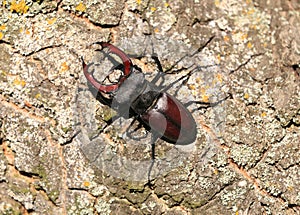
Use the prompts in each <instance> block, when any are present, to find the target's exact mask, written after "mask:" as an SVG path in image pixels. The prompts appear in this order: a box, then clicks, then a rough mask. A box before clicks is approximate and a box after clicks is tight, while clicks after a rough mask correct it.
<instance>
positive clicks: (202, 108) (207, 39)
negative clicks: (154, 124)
mask: <svg viewBox="0 0 300 215" xmlns="http://www.w3.org/2000/svg"><path fill="white" fill-rule="evenodd" d="M299 32H300V3H299V1H297V0H290V1H284V0H275V1H261V0H257V1H252V0H245V1H238V0H225V1H221V0H220V1H219V0H216V1H210V0H185V1H181V0H174V1H169V2H168V1H160V0H153V1H150V0H128V1H126V0H121V1H120V0H119V1H115V0H107V1H103V0H102V1H90V0H83V1H80V0H61V1H50V0H44V1H43V0H40V1H33V0H26V1H24V0H21V1H11V0H8V1H2V6H1V7H0V53H1V54H0V62H1V63H0V102H1V103H0V112H1V115H0V128H1V130H0V144H1V145H0V146H1V150H0V214H170V215H171V214H172V215H173V214H178V215H179V214H182V215H183V214H251V215H253V214H257V215H258V214H300V167H299V165H300V156H299V154H300V152H299V148H300V147H299V146H300V76H299V75H300V68H299V67H300V66H299V65H300V37H299ZM96 41H105V42H111V43H112V44H115V45H117V46H119V47H121V48H122V49H123V50H124V52H126V53H128V54H130V55H131V56H133V59H134V58H136V59H135V60H134V63H135V64H138V65H139V66H140V67H141V68H142V69H143V72H145V74H146V77H147V79H149V80H151V78H152V77H153V76H154V75H155V74H156V73H157V72H158V67H157V65H156V64H155V63H154V61H153V59H152V58H151V57H150V56H151V55H154V54H155V55H157V56H158V58H159V59H160V60H161V62H162V66H163V69H164V70H165V71H168V73H170V74H167V75H166V76H164V79H163V80H161V81H160V83H161V84H163V85H165V86H166V85H170V84H171V83H174V82H175V84H173V85H171V87H170V89H168V92H169V93H171V94H174V95H175V96H176V97H177V98H178V99H179V100H181V101H182V102H183V103H187V102H188V103H189V104H191V105H190V106H189V107H188V108H189V110H190V111H191V112H192V113H193V116H194V118H195V120H196V122H197V129H198V135H197V140H196V141H195V143H193V144H191V146H183V147H180V146H176V145H172V144H170V143H168V142H165V141H163V140H158V141H157V142H156V149H155V155H156V160H155V163H154V166H153V168H152V170H151V171H150V176H151V180H152V181H151V184H149V183H148V180H147V179H148V173H149V170H150V169H149V167H150V165H151V145H150V141H151V132H149V131H147V129H146V128H144V127H142V126H138V124H139V123H138V122H134V123H133V125H130V123H131V122H132V120H133V119H132V118H129V119H124V118H121V119H117V120H116V121H114V122H113V123H112V124H110V125H109V126H107V125H108V122H109V119H110V118H113V116H115V112H112V111H111V109H110V108H109V107H108V106H106V105H104V104H102V103H101V102H99V101H98V100H97V99H95V97H94V96H93V93H94V94H95V92H93V91H92V90H90V89H89V88H88V87H87V82H86V80H85V78H84V75H83V71H82V65H81V61H80V57H81V56H83V57H84V59H85V60H86V61H87V62H89V61H90V60H91V59H92V56H93V53H94V52H93V49H92V48H91V47H90V46H89V45H90V44H91V43H93V42H96ZM137 56H138V57H137ZM191 71H192V72H191ZM189 72H191V73H190V75H188V73H189ZM181 78H185V81H183V82H182V81H176V80H180V79H181ZM191 101H198V102H191ZM205 103H210V104H211V105H210V106H206V104H205ZM128 127H129V128H128ZM127 128H128V130H134V131H133V132H128V131H126V129H127ZM135 128H137V129H135ZM129 133H130V135H129ZM95 135H96V136H97V138H94V139H92V137H93V136H95ZM188 147H190V148H188Z"/></svg>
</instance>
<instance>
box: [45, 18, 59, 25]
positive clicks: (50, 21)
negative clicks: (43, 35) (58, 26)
mask: <svg viewBox="0 0 300 215" xmlns="http://www.w3.org/2000/svg"><path fill="white" fill-rule="evenodd" d="M56 20H57V18H55V17H54V18H52V19H47V23H48V24H49V25H53V24H54V23H55V22H56Z"/></svg>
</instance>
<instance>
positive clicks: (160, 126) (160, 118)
mask: <svg viewBox="0 0 300 215" xmlns="http://www.w3.org/2000/svg"><path fill="white" fill-rule="evenodd" d="M141 119H142V120H143V121H144V122H145V123H146V124H147V125H148V126H149V127H150V128H151V129H153V130H154V131H155V132H157V133H159V134H160V135H162V138H164V139H166V140H167V141H169V142H173V143H177V144H189V143H192V142H194V141H195V139H196V135H197V126H196V122H195V120H194V118H193V116H192V115H191V113H190V112H189V111H188V110H187V109H186V107H184V106H183V104H182V103H181V102H180V101H178V100H177V99H176V98H175V97H173V96H171V95H169V94H167V93H164V92H163V93H161V94H160V96H159V98H158V99H157V101H156V103H155V104H154V105H153V106H152V107H151V108H150V109H149V110H147V111H146V112H145V113H143V114H141Z"/></svg>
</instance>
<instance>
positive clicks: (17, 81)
mask: <svg viewBox="0 0 300 215" xmlns="http://www.w3.org/2000/svg"><path fill="white" fill-rule="evenodd" d="M13 84H14V85H19V86H22V87H25V85H26V82H25V81H24V80H20V79H19V78H16V79H15V80H14V82H13Z"/></svg>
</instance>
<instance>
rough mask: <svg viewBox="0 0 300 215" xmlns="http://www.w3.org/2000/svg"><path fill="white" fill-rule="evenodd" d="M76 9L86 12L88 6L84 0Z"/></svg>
mask: <svg viewBox="0 0 300 215" xmlns="http://www.w3.org/2000/svg"><path fill="white" fill-rule="evenodd" d="M75 10H76V11H79V12H84V11H85V10H86V6H85V5H84V4H83V3H82V2H80V3H79V4H78V5H77V6H76V8H75Z"/></svg>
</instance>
